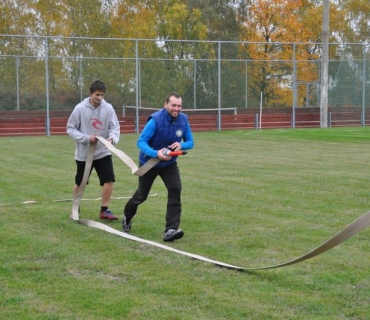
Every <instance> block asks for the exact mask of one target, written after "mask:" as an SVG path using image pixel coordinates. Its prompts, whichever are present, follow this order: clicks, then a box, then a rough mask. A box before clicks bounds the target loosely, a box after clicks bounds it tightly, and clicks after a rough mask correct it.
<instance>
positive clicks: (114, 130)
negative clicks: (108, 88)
mask: <svg viewBox="0 0 370 320" xmlns="http://www.w3.org/2000/svg"><path fill="white" fill-rule="evenodd" d="M67 133H68V134H69V136H70V137H72V138H73V139H74V140H75V141H76V150H75V159H76V160H78V161H86V157H87V153H88V151H89V147H90V139H89V136H90V135H91V134H96V135H98V136H101V137H103V138H105V139H109V138H113V143H114V144H116V143H118V141H119V135H120V126H119V122H118V119H117V115H116V112H115V111H114V109H113V107H112V105H111V104H109V103H107V102H106V101H105V100H104V99H103V100H102V102H101V104H100V106H99V107H97V108H95V107H94V106H93V105H91V104H90V101H89V98H86V99H84V100H83V101H82V102H81V103H79V104H78V105H77V106H76V107H75V108H74V109H73V111H72V113H71V115H70V117H69V119H68V123H67ZM108 155H111V153H110V151H109V150H108V149H107V147H106V146H105V145H103V144H102V143H101V142H100V141H98V142H97V146H96V150H95V154H94V160H97V159H101V158H103V157H105V156H108Z"/></svg>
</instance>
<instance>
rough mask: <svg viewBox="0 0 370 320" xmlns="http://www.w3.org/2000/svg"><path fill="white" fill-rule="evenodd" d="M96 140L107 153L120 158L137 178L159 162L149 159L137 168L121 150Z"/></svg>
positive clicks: (101, 138) (105, 141)
mask: <svg viewBox="0 0 370 320" xmlns="http://www.w3.org/2000/svg"><path fill="white" fill-rule="evenodd" d="M96 138H97V139H99V141H100V142H101V143H103V144H104V145H105V146H106V147H107V148H108V150H109V151H111V152H113V153H114V154H115V155H116V156H117V157H118V158H120V159H121V160H122V161H123V162H124V163H125V164H126V165H127V166H128V167H129V168H130V169H131V172H132V174H135V175H137V176H142V175H144V174H145V173H147V172H148V171H149V170H150V169H151V168H153V167H154V166H155V165H156V164H157V163H158V162H159V161H160V160H159V159H156V158H151V159H150V160H149V161H147V162H146V163H145V164H144V165H143V166H141V167H140V168H138V167H137V165H136V163H135V162H134V161H133V160H132V159H131V158H130V157H129V156H128V155H127V154H126V153H124V152H123V151H122V150H119V149H117V148H116V147H115V146H114V145H113V144H111V143H110V142H109V141H108V140H106V139H104V138H103V137H96Z"/></svg>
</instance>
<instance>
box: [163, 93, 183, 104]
mask: <svg viewBox="0 0 370 320" xmlns="http://www.w3.org/2000/svg"><path fill="white" fill-rule="evenodd" d="M171 97H175V98H176V99H182V98H181V96H180V95H179V94H178V93H177V92H171V93H170V94H168V95H167V96H166V99H165V101H166V103H169V102H170V99H171Z"/></svg>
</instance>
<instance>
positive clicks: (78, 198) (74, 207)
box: [72, 143, 96, 220]
mask: <svg viewBox="0 0 370 320" xmlns="http://www.w3.org/2000/svg"><path fill="white" fill-rule="evenodd" d="M95 148H96V143H91V144H90V148H89V152H88V154H87V158H86V163H85V171H84V175H83V177H82V181H81V184H80V187H79V188H78V190H77V192H76V194H75V195H74V197H73V205H72V219H73V220H78V219H79V212H78V208H79V206H80V202H81V198H82V194H83V192H84V190H85V188H86V185H87V181H88V180H89V175H90V170H91V166H92V162H93V159H94V152H95Z"/></svg>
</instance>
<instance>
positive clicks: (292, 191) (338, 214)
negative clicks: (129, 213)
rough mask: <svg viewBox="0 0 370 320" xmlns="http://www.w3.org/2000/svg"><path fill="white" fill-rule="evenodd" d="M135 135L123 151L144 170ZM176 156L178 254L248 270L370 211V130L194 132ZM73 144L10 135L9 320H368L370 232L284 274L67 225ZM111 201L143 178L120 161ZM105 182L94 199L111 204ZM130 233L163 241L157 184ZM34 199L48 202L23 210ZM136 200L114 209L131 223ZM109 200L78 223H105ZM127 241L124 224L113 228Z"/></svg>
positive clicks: (0, 261)
mask: <svg viewBox="0 0 370 320" xmlns="http://www.w3.org/2000/svg"><path fill="white" fill-rule="evenodd" d="M136 139H137V135H135V134H132V135H122V136H121V141H120V143H119V144H118V148H120V149H122V150H124V151H125V152H126V153H127V154H129V155H130V156H131V157H132V158H133V159H134V160H135V161H137V149H136V146H135V144H136ZM195 139H196V146H195V148H194V149H193V150H192V151H191V152H189V154H188V155H186V156H184V157H181V158H179V164H180V170H181V173H182V180H183V219H182V224H181V227H182V228H183V229H184V231H185V237H184V238H183V239H181V240H179V241H176V242H174V243H170V244H168V245H170V246H173V247H174V248H177V249H180V250H184V251H188V252H191V253H195V254H199V255H204V256H206V257H208V258H212V259H215V260H219V261H223V262H225V263H230V264H235V265H238V266H242V267H262V266H270V265H275V264H278V263H282V262H286V261H288V260H291V259H293V258H296V257H298V256H300V255H302V254H304V253H307V252H308V251H310V250H312V249H313V248H315V247H317V246H318V245H320V244H321V243H322V242H324V241H326V240H327V239H328V238H329V237H331V236H333V235H334V234H335V233H337V232H338V231H340V230H341V229H343V228H344V227H345V226H347V225H348V224H349V223H351V222H352V221H353V220H355V219H356V218H358V217H359V216H361V215H362V214H364V213H365V212H367V211H368V210H369V207H370V206H369V188H370V179H369V170H368V166H369V158H370V148H369V146H370V145H369V140H370V128H369V127H358V128H330V129H287V130H262V131H255V130H246V131H228V132H203V133H195ZM73 152H74V143H73V141H72V139H70V138H69V137H67V136H58V137H54V136H52V137H33V138H31V137H29V138H27V137H14V138H13V137H12V138H0V160H1V161H0V168H1V170H0V172H1V187H0V204H5V205H2V206H0V225H1V232H0V241H1V246H0V318H1V319H368V317H369V316H368V315H369V313H370V280H369V278H368V270H369V267H368V262H369V249H370V243H369V235H370V230H368V229H366V230H364V231H362V232H361V233H359V234H358V235H356V236H355V237H353V238H351V239H350V240H348V241H347V242H345V243H343V244H341V245H339V246H338V247H335V248H334V249H332V250H330V251H328V252H326V253H324V254H322V255H320V256H318V257H315V258H313V259H310V260H307V261H305V262H302V263H299V264H296V265H293V266H289V267H284V268H281V269H273V270H265V271H251V272H237V271H232V270H227V269H223V268H219V267H216V266H214V265H212V264H209V263H204V262H200V261H196V260H192V259H190V258H187V257H184V256H181V255H177V254H175V253H172V252H167V251H164V250H161V249H158V248H155V247H150V246H148V245H145V244H141V243H137V242H132V241H130V240H127V239H123V238H120V237H117V236H114V235H111V234H109V233H105V232H103V231H100V230H96V229H91V228H88V227H86V226H83V225H80V224H78V223H75V222H73V221H71V220H69V218H68V217H69V214H70V211H71V205H72V203H71V202H53V200H62V199H71V197H72V196H71V194H72V186H73V178H74V173H75V164H74V160H73ZM114 163H115V171H116V175H117V182H116V185H115V189H114V194H113V197H129V196H131V195H132V193H133V192H134V190H135V188H136V184H137V179H136V177H135V176H132V175H131V174H130V171H129V169H128V168H127V167H126V166H125V165H124V164H122V163H121V162H120V161H119V160H118V158H116V157H114ZM100 191H101V190H100V187H99V186H98V180H97V177H96V175H95V174H93V175H92V177H91V179H90V184H89V185H88V187H87V189H86V191H85V193H84V198H85V199H96V198H98V197H100ZM152 194H156V196H153V197H150V198H149V199H148V201H147V202H145V203H144V204H142V206H141V207H140V209H139V213H138V215H137V216H136V217H135V220H134V221H133V229H132V234H133V235H135V236H138V237H142V238H145V239H148V240H152V241H158V242H160V243H162V240H161V236H162V231H163V227H164V214H165V213H164V210H165V203H166V190H165V188H164V187H163V185H162V182H161V181H160V180H158V181H157V182H156V183H155V185H154V186H153V189H152ZM27 200H33V201H37V202H39V204H28V205H25V204H21V203H22V202H23V201H27ZM126 201H127V199H119V200H115V199H112V202H111V206H110V208H111V209H112V210H113V211H114V212H115V213H116V214H118V215H119V216H120V217H121V216H122V209H123V206H124V204H125V203H126ZM99 206H100V201H97V200H90V201H88V200H86V201H83V202H82V205H81V214H80V216H81V218H84V219H93V220H98V210H99ZM109 225H111V226H113V227H114V228H117V229H119V230H120V221H118V222H113V223H109Z"/></svg>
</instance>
